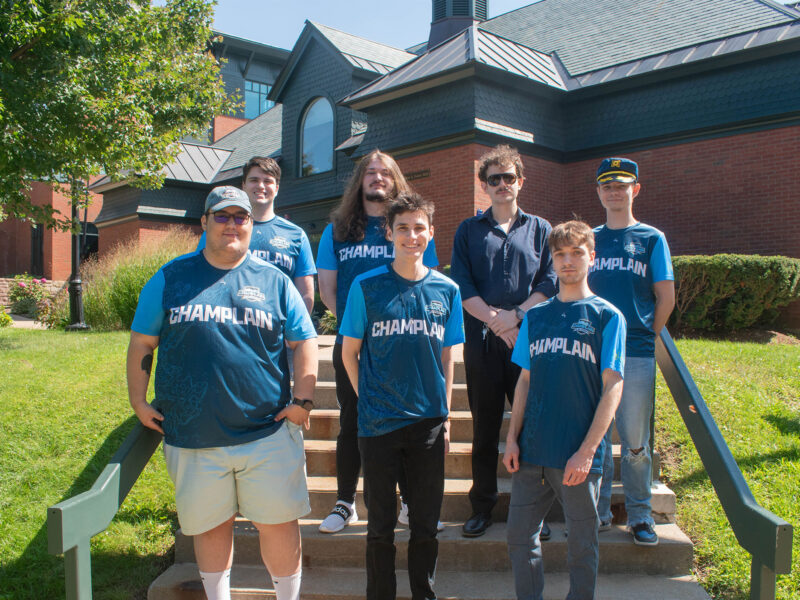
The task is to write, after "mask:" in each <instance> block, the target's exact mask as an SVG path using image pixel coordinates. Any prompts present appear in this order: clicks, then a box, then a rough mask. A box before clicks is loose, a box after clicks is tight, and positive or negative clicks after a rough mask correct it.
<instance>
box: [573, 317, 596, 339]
mask: <svg viewBox="0 0 800 600" xmlns="http://www.w3.org/2000/svg"><path fill="white" fill-rule="evenodd" d="M570 329H572V331H574V332H575V333H579V334H580V335H592V334H593V333H594V331H595V329H594V326H593V325H592V324H591V323H590V322H589V320H588V319H578V320H577V321H575V322H574V323H573V324H572V325H570Z"/></svg>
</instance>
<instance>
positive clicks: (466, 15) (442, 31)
mask: <svg viewBox="0 0 800 600" xmlns="http://www.w3.org/2000/svg"><path fill="white" fill-rule="evenodd" d="M488 4H489V1H488V0H433V13H432V22H431V32H430V35H429V36H428V48H429V49H430V48H433V47H434V46H436V45H438V44H440V43H441V42H443V41H444V40H446V39H448V38H451V37H453V36H454V35H455V34H457V33H459V32H460V31H463V30H464V29H467V28H468V27H470V26H471V25H472V24H473V23H475V22H480V21H485V20H486V19H487V18H488Z"/></svg>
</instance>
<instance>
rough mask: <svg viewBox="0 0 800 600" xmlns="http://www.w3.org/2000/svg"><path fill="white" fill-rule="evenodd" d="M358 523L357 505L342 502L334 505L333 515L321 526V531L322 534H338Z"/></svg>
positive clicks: (326, 518)
mask: <svg viewBox="0 0 800 600" xmlns="http://www.w3.org/2000/svg"><path fill="white" fill-rule="evenodd" d="M356 522H358V513H356V505H355V503H353V504H347V503H346V502H342V501H341V500H340V501H338V502H337V503H336V504H335V505H334V507H333V510H332V511H331V514H329V515H328V516H327V517H325V519H324V520H323V521H322V523H320V524H319V530H320V531H321V532H322V533H336V532H337V531H341V530H342V529H344V528H345V527H346V526H347V525H349V524H350V523H356Z"/></svg>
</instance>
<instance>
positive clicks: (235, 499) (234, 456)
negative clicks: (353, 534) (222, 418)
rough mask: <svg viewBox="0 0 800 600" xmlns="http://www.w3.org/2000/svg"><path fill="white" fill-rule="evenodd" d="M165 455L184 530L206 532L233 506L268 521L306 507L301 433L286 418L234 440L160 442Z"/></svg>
mask: <svg viewBox="0 0 800 600" xmlns="http://www.w3.org/2000/svg"><path fill="white" fill-rule="evenodd" d="M164 457H165V458H166V462H167V471H168V472H169V476H170V477H171V478H172V482H173V483H174V484H175V504H176V505H177V507H178V520H179V521H180V524H181V529H183V532H184V533H185V534H186V535H198V534H200V533H205V532H206V531H209V530H211V529H213V528H214V527H217V526H218V525H220V524H222V523H224V522H225V521H227V520H228V519H230V518H231V517H232V516H234V515H235V514H236V513H237V512H238V513H239V514H241V515H242V516H243V517H245V518H247V519H250V520H251V521H253V522H255V523H265V524H268V525H274V524H279V523H287V522H289V521H294V520H295V519H298V518H300V517H302V516H305V515H307V514H308V513H310V512H311V505H310V504H309V501H308V488H307V487H306V460H305V452H304V450H303V433H302V430H301V427H300V426H299V425H295V424H294V423H292V422H290V421H289V420H288V419H284V424H283V425H282V426H281V427H280V428H279V429H278V430H277V431H276V432H275V433H273V434H272V435H269V436H267V437H264V438H261V439H258V440H255V441H252V442H248V443H246V444H241V445H237V446H223V447H219V448H178V447H176V446H170V445H168V444H164Z"/></svg>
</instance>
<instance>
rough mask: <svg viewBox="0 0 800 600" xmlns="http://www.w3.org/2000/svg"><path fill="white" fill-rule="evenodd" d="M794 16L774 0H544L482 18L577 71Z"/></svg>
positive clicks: (490, 27)
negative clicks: (554, 56) (487, 18)
mask: <svg viewBox="0 0 800 600" xmlns="http://www.w3.org/2000/svg"><path fill="white" fill-rule="evenodd" d="M797 18H798V15H797V11H795V10H793V9H790V8H786V7H784V6H781V5H779V4H777V3H775V2H771V1H770V0H541V1H540V2H536V3H534V4H531V5H528V6H525V7H522V8H519V9H517V10H513V11H510V12H508V13H505V14H503V15H500V16H498V17H495V18H493V19H490V20H488V21H484V22H483V23H481V25H480V26H481V28H482V29H485V30H487V31H491V32H492V33H495V34H497V35H500V36H502V37H504V38H507V39H509V40H513V41H515V42H517V43H519V44H522V45H523V46H528V47H535V48H537V49H538V50H540V51H542V52H545V53H548V54H549V53H552V52H557V53H558V57H559V59H560V60H561V61H562V62H563V63H564V65H565V67H566V68H567V70H568V71H569V73H570V74H571V75H573V76H576V75H580V74H584V73H588V72H590V71H597V70H599V69H603V68H607V67H610V66H612V65H619V64H622V63H627V62H631V61H634V60H639V59H642V58H643V57H646V56H653V55H657V54H663V53H666V52H671V51H674V50H676V49H679V48H686V47H690V46H696V45H698V44H702V43H705V42H709V41H712V40H716V39H721V38H727V37H731V36H735V35H739V34H742V33H745V32H748V31H755V30H758V29H764V28H767V27H772V26H775V25H780V24H786V23H789V22H791V21H793V20H796V19H797Z"/></svg>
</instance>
